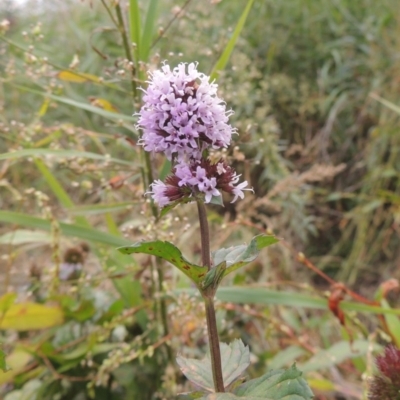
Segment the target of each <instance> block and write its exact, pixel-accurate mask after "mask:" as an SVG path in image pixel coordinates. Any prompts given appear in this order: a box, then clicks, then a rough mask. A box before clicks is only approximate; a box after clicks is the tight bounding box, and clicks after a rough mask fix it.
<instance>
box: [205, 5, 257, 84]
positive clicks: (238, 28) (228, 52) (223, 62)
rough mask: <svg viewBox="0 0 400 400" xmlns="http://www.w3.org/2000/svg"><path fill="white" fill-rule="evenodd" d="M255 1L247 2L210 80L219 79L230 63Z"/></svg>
mask: <svg viewBox="0 0 400 400" xmlns="http://www.w3.org/2000/svg"><path fill="white" fill-rule="evenodd" d="M253 3H254V0H249V1H248V2H247V5H246V8H245V9H244V10H243V13H242V15H241V16H240V18H239V21H238V23H237V25H236V27H235V30H234V31H233V34H232V37H231V38H230V40H229V42H228V44H227V45H226V47H225V49H224V51H223V53H222V54H221V57H220V58H219V59H218V61H217V62H216V64H215V65H214V68H213V69H212V71H211V74H210V75H211V78H210V81H213V80H214V79H217V78H218V76H219V73H220V71H223V70H224V68H225V67H226V64H227V63H228V60H229V57H230V56H231V54H232V51H233V49H234V48H235V45H236V41H237V39H238V37H239V35H240V32H241V31H242V29H243V27H244V24H245V22H246V19H247V16H248V15H249V12H250V9H251V7H252V6H253Z"/></svg>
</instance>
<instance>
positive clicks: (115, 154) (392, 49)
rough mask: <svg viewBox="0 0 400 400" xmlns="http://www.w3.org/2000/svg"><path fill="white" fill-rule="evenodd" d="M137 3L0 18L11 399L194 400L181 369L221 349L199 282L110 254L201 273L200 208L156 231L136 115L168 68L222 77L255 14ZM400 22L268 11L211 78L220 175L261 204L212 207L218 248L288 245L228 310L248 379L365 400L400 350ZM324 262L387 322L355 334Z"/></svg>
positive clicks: (34, 7) (392, 17) (354, 321)
mask: <svg viewBox="0 0 400 400" xmlns="http://www.w3.org/2000/svg"><path fill="white" fill-rule="evenodd" d="M128 3H129V2H124V1H121V2H118V1H114V0H102V1H100V0H92V1H89V0H86V1H81V2H79V1H72V0H71V1H65V0H63V1H61V0H60V1H52V2H48V1H34V0H27V1H25V2H23V3H20V4H19V3H15V2H14V1H11V0H6V1H4V0H3V1H2V2H1V3H0V24H1V25H0V32H1V36H0V110H1V112H0V152H1V154H0V249H1V259H0V268H1V282H0V290H1V293H2V294H3V297H2V298H1V299H0V313H1V315H2V317H1V322H0V328H1V329H2V331H1V337H0V339H1V342H2V343H3V350H4V352H5V354H6V356H7V364H8V365H9V367H11V368H12V369H11V370H10V371H9V372H6V373H1V372H0V384H1V385H2V390H3V395H4V396H6V397H5V398H6V399H7V400H22V399H29V400H31V399H32V400H34V399H39V398H40V399H60V400H61V399H68V400H69V399H74V400H83V399H89V398H95V399H100V400H102V399H133V398H134V399H172V398H175V397H176V393H178V392H183V391H185V390H188V388H189V386H188V384H187V382H185V380H184V379H183V377H182V376H181V374H180V373H179V371H178V370H177V368H176V364H175V361H174V357H175V355H176V354H177V352H181V353H183V354H186V355H191V356H193V357H202V355H203V354H204V351H205V348H206V344H205V342H204V338H205V332H204V329H205V327H204V322H203V321H204V310H203V309H202V306H201V304H199V303H198V301H197V299H196V297H193V293H192V289H191V288H190V285H189V283H188V282H187V280H186V279H185V278H184V277H183V276H181V275H180V274H178V273H176V272H175V271H173V270H172V269H171V268H172V267H170V266H168V265H160V264H159V262H158V261H155V260H153V259H151V258H150V257H143V258H135V259H133V258H130V257H128V256H124V255H120V254H118V253H117V252H116V251H115V248H116V247H118V246H121V245H125V244H129V243H133V242H135V241H138V240H141V239H143V238H154V237H158V238H160V239H164V240H170V241H172V242H174V243H175V244H176V245H177V246H179V247H180V248H181V249H182V250H183V252H184V254H185V255H186V256H187V257H191V258H192V259H194V260H199V257H200V256H199V247H198V246H199V245H198V240H197V236H196V235H197V232H198V225H197V221H196V220H195V219H193V214H194V212H193V210H194V209H193V205H185V206H181V207H178V208H177V209H175V210H174V211H173V212H171V213H170V214H168V215H167V216H165V217H163V218H161V219H159V218H158V216H157V213H156V212H155V210H154V209H152V205H151V204H150V202H149V201H148V200H146V199H145V198H144V197H143V194H144V192H145V191H146V190H147V187H148V184H149V181H150V176H149V174H148V172H149V170H148V167H149V163H148V161H149V160H147V163H146V160H145V159H144V156H143V154H142V153H141V151H140V148H138V147H137V146H136V141H137V139H138V132H137V130H136V128H135V119H136V118H135V116H132V114H133V113H135V112H137V111H138V109H139V107H140V93H141V92H140V90H138V87H140V86H144V85H145V83H144V80H145V79H146V71H147V70H148V69H150V70H152V69H155V68H158V67H160V65H161V63H162V61H164V60H166V61H167V62H168V63H169V64H170V65H172V66H174V65H176V64H178V63H179V62H182V61H183V62H193V61H198V62H199V70H201V71H203V72H205V73H210V72H211V71H212V70H213V67H214V65H215V63H216V62H217V60H219V59H220V57H221V54H223V52H224V49H226V46H227V44H228V43H229V40H230V39H231V38H232V35H233V33H234V32H235V28H236V26H237V23H238V21H239V20H240V18H241V17H243V15H244V11H245V7H246V5H247V2H245V1H241V2H237V1H228V0H225V1H210V0H207V1H202V2H197V1H190V0H187V1H180V2H177V1H172V0H165V1H160V2H156V1H151V2H147V1H142V2H139V9H138V10H136V11H135V10H134V11H135V12H136V14H135V15H134V13H133V11H132V9H133V6H132V5H133V4H136V2H135V1H130V3H131V13H130V14H129V9H128V6H129V4H128ZM139 13H140V15H141V17H140V18H139V20H140V22H141V26H142V32H143V33H142V35H141V37H140V43H139V44H138V43H137V44H136V46H131V42H132V40H131V41H129V38H132V37H134V29H129V27H132V26H134V25H133V22H134V21H135V17H137V16H138V15H139ZM399 18H400V17H399V13H398V2H397V1H396V0H382V1H379V2H377V1H372V0H358V1H350V0H335V1H331V0H329V1H328V0H318V1H312V0H286V1H284V2H283V1H281V2H278V1H270V0H263V1H261V0H255V1H254V3H253V4H252V7H251V9H250V12H249V15H248V16H247V19H246V22H245V25H244V27H243V30H242V31H241V33H240V36H239V38H238V41H237V43H236V46H235V48H234V50H233V52H232V54H231V56H230V59H229V63H228V64H227V66H226V68H225V69H224V70H223V71H219V76H218V78H217V82H218V84H219V94H220V97H222V98H224V99H225V100H226V102H227V104H228V106H229V107H230V108H232V109H233V110H234V112H235V114H234V116H233V118H232V124H233V125H234V126H235V127H237V128H238V133H239V135H237V136H236V137H235V145H234V146H233V147H232V148H231V149H229V151H228V154H227V155H226V156H227V157H229V159H230V160H232V162H233V163H234V164H235V166H236V168H237V169H238V170H239V171H241V173H242V174H243V176H244V177H245V179H247V180H248V181H249V182H250V183H251V185H252V186H253V187H254V190H255V195H254V196H251V195H247V196H246V198H245V200H244V201H242V202H238V203H235V204H234V205H232V204H230V203H229V199H227V202H226V206H225V207H224V208H217V207H215V208H212V210H211V212H210V219H211V223H212V227H213V242H212V247H213V248H214V249H216V248H218V246H221V245H224V246H228V245H231V244H237V243H241V242H244V241H248V240H249V238H251V236H252V235H253V234H254V233H258V232H265V231H267V232H272V233H274V234H275V235H277V236H278V237H280V238H282V240H281V242H280V244H278V245H275V246H273V247H271V249H268V251H266V250H265V251H264V252H263V257H261V258H260V260H259V261H257V262H254V263H253V264H252V265H250V266H249V267H248V268H247V269H246V270H245V271H244V272H238V273H237V274H236V275H235V276H234V278H233V279H232V280H231V281H228V282H225V285H226V287H224V288H222V289H221V290H220V293H219V298H220V300H221V302H220V303H219V304H218V319H219V323H220V327H219V328H220V331H221V334H222V339H223V340H224V341H230V340H232V338H235V337H241V338H242V340H243V341H245V343H247V344H248V345H249V346H250V348H251V351H252V354H253V366H252V369H251V371H250V374H251V375H252V376H259V375H261V374H262V373H263V372H265V370H267V369H271V368H280V367H284V366H290V365H291V364H292V363H293V362H294V361H297V364H298V366H299V368H300V369H301V370H303V371H304V372H305V377H306V379H307V380H308V381H309V383H310V385H311V387H312V388H313V390H314V392H315V394H316V398H317V399H321V400H323V399H366V398H367V397H366V393H367V386H368V377H370V376H371V374H372V373H373V370H374V366H373V357H372V354H373V352H374V351H380V349H381V346H382V345H384V344H385V343H388V342H394V343H396V344H397V346H399V345H400V337H399V336H400V322H399V320H398V318H399V317H398V315H399V314H400V312H399V310H398V308H397V309H396V305H397V306H398V305H399V301H398V295H397V292H396V291H395V290H389V289H388V286H387V285H386V286H384V287H383V289H382V286H380V285H381V284H382V283H383V282H386V281H388V280H390V279H399V275H400V269H399V266H400V181H399V178H400V133H399V115H400V106H397V105H396V104H399V103H400V95H399V93H400V79H399V76H400V24H399V23H400V20H399ZM132 35H133V36H132ZM124 39H125V40H124ZM129 54H130V56H131V60H129V57H128V55H129ZM138 57H139V59H138ZM132 77H133V78H134V80H132ZM150 161H151V165H152V170H153V175H154V177H157V176H160V177H165V175H166V174H167V173H168V171H169V164H168V163H166V162H165V161H164V160H163V159H162V157H160V158H155V159H152V160H150ZM146 171H147V173H146ZM299 252H302V253H304V254H305V255H306V257H307V258H306V262H304V260H303V259H302V258H301V257H300V258H301V260H303V262H299V261H298V256H297V254H298V253H299ZM310 264H311V265H315V266H317V267H318V268H319V269H320V270H322V271H323V272H324V273H325V274H326V275H327V277H328V278H329V277H330V278H331V279H333V280H335V281H336V282H344V284H345V285H346V287H347V288H349V289H352V290H353V291H354V292H357V293H359V294H362V295H363V296H365V297H366V298H368V299H369V300H370V301H374V299H375V301H376V302H377V303H376V304H377V305H379V306H380V307H381V309H380V311H381V312H383V311H382V308H385V309H386V310H389V311H386V313H383V314H382V313H380V312H379V310H378V311H377V310H376V309H375V310H374V309H373V307H372V306H368V305H365V304H361V303H359V302H355V301H354V300H357V299H354V298H353V299H352V300H353V301H352V302H351V301H347V302H344V303H343V308H344V310H345V312H346V324H345V326H341V324H340V322H339V320H338V318H336V316H335V315H334V314H332V313H331V312H330V311H329V310H328V307H327V301H326V298H327V296H329V290H330V289H331V288H330V284H331V283H332V281H329V279H326V278H323V276H322V275H321V274H316V273H315V271H311V270H310V269H309V268H307V267H306V265H308V266H310ZM390 282H391V284H392V285H391V286H390V288H396V283H394V282H396V281H394V280H391V281H390ZM333 292H334V291H331V292H330V293H333ZM382 293H383V294H382ZM350 299H351V298H350V297H346V298H345V300H350ZM35 306H40V307H42V308H40V307H39V308H35ZM18 307H20V308H18ZM21 307H22V308H21ZM21 310H22V311H21ZM21 315H25V317H24V318H22V317H21ZM351 341H352V344H350V343H351Z"/></svg>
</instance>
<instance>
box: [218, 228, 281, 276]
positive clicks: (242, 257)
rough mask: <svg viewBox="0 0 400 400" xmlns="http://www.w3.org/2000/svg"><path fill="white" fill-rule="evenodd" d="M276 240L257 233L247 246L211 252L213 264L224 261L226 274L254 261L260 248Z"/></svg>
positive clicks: (276, 240) (273, 237)
mask: <svg viewBox="0 0 400 400" xmlns="http://www.w3.org/2000/svg"><path fill="white" fill-rule="evenodd" d="M278 241H279V240H278V239H277V238H276V237H275V236H267V235H259V236H256V237H254V238H253V239H252V240H251V242H250V244H249V245H248V246H247V245H245V244H243V245H239V246H233V247H228V248H227V249H224V248H222V249H220V250H217V251H215V252H214V253H213V255H212V258H213V264H214V265H218V264H220V263H222V262H223V261H226V271H225V273H224V276H226V275H228V274H230V273H231V272H233V271H235V270H237V269H238V268H240V267H243V266H244V265H246V264H248V263H249V262H251V261H254V260H255V259H256V258H257V256H258V254H259V252H260V250H261V249H263V248H264V247H267V246H270V245H272V244H274V243H277V242H278Z"/></svg>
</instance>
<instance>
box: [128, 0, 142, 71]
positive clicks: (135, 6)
mask: <svg viewBox="0 0 400 400" xmlns="http://www.w3.org/2000/svg"><path fill="white" fill-rule="evenodd" d="M129 32H130V39H131V43H135V47H134V49H133V54H134V56H135V64H136V71H139V61H140V60H141V43H140V9H139V3H138V1H137V0H129Z"/></svg>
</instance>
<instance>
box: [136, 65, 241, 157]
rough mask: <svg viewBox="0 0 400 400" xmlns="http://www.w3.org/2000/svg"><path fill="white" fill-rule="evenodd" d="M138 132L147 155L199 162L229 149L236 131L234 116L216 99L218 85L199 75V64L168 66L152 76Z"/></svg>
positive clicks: (146, 91) (146, 92)
mask: <svg viewBox="0 0 400 400" xmlns="http://www.w3.org/2000/svg"><path fill="white" fill-rule="evenodd" d="M144 92H145V95H144V96H143V100H144V105H143V107H142V108H141V110H140V116H139V120H138V128H140V129H141V130H142V131H143V135H142V137H141V139H140V141H139V144H141V145H143V146H144V149H145V150H146V151H154V152H162V153H164V154H165V155H166V157H167V158H168V159H169V160H171V159H172V158H173V157H176V158H177V159H178V160H188V159H192V158H195V159H200V158H201V155H202V152H203V150H205V149H208V148H214V149H216V148H221V147H227V146H228V144H229V143H230V141H231V137H232V133H234V132H235V131H234V129H233V128H232V127H231V126H230V125H229V124H228V118H229V116H230V115H231V114H232V112H231V111H227V110H226V106H225V103H224V102H223V101H222V100H221V99H220V98H219V97H218V96H217V85H216V84H215V83H210V82H209V77H208V76H206V75H204V74H203V73H201V72H199V71H197V64H195V63H191V64H189V65H186V64H185V63H181V64H179V65H178V66H177V67H176V68H174V69H173V70H172V71H171V69H170V67H169V66H168V65H164V66H163V67H162V69H161V70H157V71H155V72H154V73H152V75H151V80H150V81H149V86H148V88H147V89H146V90H145V91H144Z"/></svg>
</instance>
